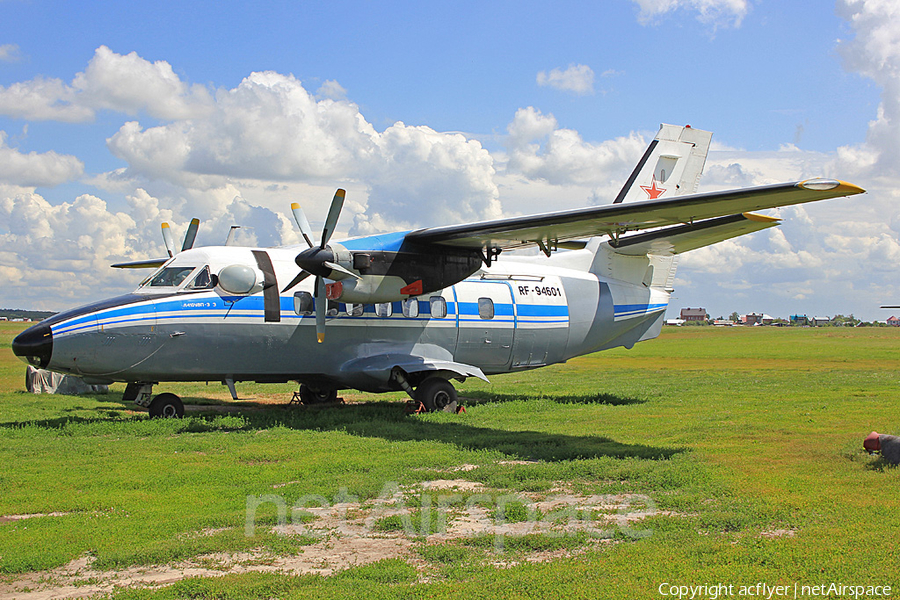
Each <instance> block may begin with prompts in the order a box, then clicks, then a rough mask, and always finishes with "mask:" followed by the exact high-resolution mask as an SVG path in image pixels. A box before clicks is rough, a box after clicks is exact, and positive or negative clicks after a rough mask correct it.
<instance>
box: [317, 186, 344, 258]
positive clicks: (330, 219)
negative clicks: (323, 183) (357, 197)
mask: <svg viewBox="0 0 900 600" xmlns="http://www.w3.org/2000/svg"><path fill="white" fill-rule="evenodd" d="M346 195H347V192H345V191H344V190H341V189H339V190H338V191H336V192H335V193H334V199H333V200H332V201H331V208H330V209H328V216H327V217H326V218H325V228H324V229H323V230H322V242H321V244H320V245H319V247H320V248H323V249H324V248H325V245H326V244H327V243H328V240H330V239H331V236H332V234H333V233H334V228H335V227H336V226H337V221H338V217H340V216H341V209H342V208H343V207H344V196H346Z"/></svg>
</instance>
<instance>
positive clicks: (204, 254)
mask: <svg viewBox="0 0 900 600" xmlns="http://www.w3.org/2000/svg"><path fill="white" fill-rule="evenodd" d="M711 137H712V134H711V133H709V132H706V131H702V130H699V129H693V128H691V127H689V126H687V127H678V126H672V125H663V126H662V127H661V128H660V130H659V133H658V134H657V136H656V138H655V139H654V140H653V141H652V142H651V143H650V146H649V147H648V148H647V150H646V152H645V153H644V155H643V157H642V158H641V160H640V162H639V163H638V165H637V167H636V168H635V169H634V171H633V172H632V174H631V176H630V177H629V179H628V180H627V182H626V183H625V185H624V186H623V188H622V191H621V192H620V193H619V194H618V196H617V197H616V198H615V199H614V200H613V201H612V203H611V204H608V205H605V206H598V207H589V208H582V209H575V210H565V211H557V212H550V213H545V214H539V215H533V216H523V217H512V218H506V219H497V220H492V221H483V222H478V223H468V224H462V225H444V226H439V227H429V228H426V229H418V230H415V231H406V232H401V233H392V234H384V235H374V236H369V237H363V238H357V239H350V240H346V241H343V242H341V243H335V242H332V241H331V237H332V234H333V233H334V230H335V225H336V224H337V221H338V217H339V215H340V211H341V207H342V205H343V200H344V191H343V190H338V192H337V193H336V194H335V196H334V200H333V202H332V205H331V209H330V211H329V213H328V217H327V219H326V221H325V227H324V230H323V232H322V236H321V238H320V239H319V241H318V243H316V242H315V240H314V234H313V233H312V229H311V228H310V225H309V223H308V221H307V219H306V217H305V216H304V214H303V211H302V210H301V209H300V207H299V206H298V205H296V204H295V205H293V207H292V208H293V213H294V217H295V220H296V221H297V224H298V226H299V228H300V231H301V233H302V235H303V238H304V240H305V244H304V245H301V246H289V247H279V248H268V249H267V248H244V247H237V246H233V245H230V244H229V243H227V242H226V245H225V246H212V247H202V248H192V246H193V242H194V237H195V235H196V232H197V226H198V221H196V220H194V221H193V222H192V223H191V225H190V227H189V228H188V233H187V235H186V236H185V240H184V244H183V246H182V249H181V251H180V252H178V251H176V247H175V245H174V243H173V240H172V236H171V233H170V231H169V228H168V225H166V224H163V237H164V239H165V241H166V246H167V248H168V250H169V256H168V257H166V258H161V259H153V260H148V261H140V262H136V263H122V264H116V265H113V266H115V267H126V268H127V267H130V268H136V267H156V268H157V270H156V271H155V272H154V273H153V274H152V275H151V276H149V277H147V278H146V279H145V280H144V281H143V282H142V283H141V284H140V285H139V286H138V288H137V289H136V290H135V291H134V292H132V293H130V294H126V295H124V296H119V297H116V298H110V299H108V300H103V301H100V302H96V303H93V304H89V305H86V306H82V307H80V308H75V309H72V310H68V311H65V312H62V313H59V314H57V315H55V316H53V317H51V318H49V319H46V320H45V321H42V322H41V323H39V324H36V325H34V326H32V327H31V328H29V329H27V330H26V331H24V332H22V333H21V334H20V335H19V336H17V337H16V338H15V340H14V341H13V351H14V352H15V354H16V355H17V356H19V357H21V358H22V359H23V360H25V361H26V362H28V363H30V364H32V365H34V366H36V367H40V368H43V369H49V370H52V371H57V372H60V373H67V374H74V375H77V376H79V377H82V378H84V380H85V382H87V383H111V382H114V381H120V382H127V383H128V385H127V386H126V392H125V396H126V398H128V399H133V400H134V401H135V402H136V403H137V404H139V405H141V406H144V407H148V408H149V411H150V415H151V416H163V417H180V416H182V415H183V414H184V406H183V404H182V402H181V400H180V399H179V398H178V397H177V396H176V395H174V394H171V393H162V394H159V395H157V396H155V397H152V389H153V386H154V385H157V384H159V383H162V382H167V381H222V382H223V383H225V384H227V385H228V386H229V389H230V390H231V393H232V396H233V397H236V392H235V388H234V382H236V381H257V382H282V383H283V382H288V381H296V382H299V383H300V396H301V398H302V399H303V401H304V402H316V401H321V402H327V401H330V400H334V399H335V398H336V396H337V392H338V390H341V389H358V390H364V391H368V392H387V391H393V390H404V391H406V392H407V393H408V394H409V395H410V396H412V397H413V398H414V399H415V400H416V401H417V402H419V403H420V404H421V406H422V407H423V408H424V409H427V410H441V409H447V408H449V407H454V406H455V404H456V391H455V389H454V387H453V385H452V384H451V383H450V381H451V380H458V381H464V380H465V379H466V378H469V377H478V378H480V379H485V380H486V379H487V376H488V375H492V374H497V373H507V372H512V371H520V370H525V369H534V368H537V367H542V366H545V365H550V364H554V363H560V362H565V361H566V360H568V359H570V358H573V357H576V356H580V355H583V354H588V353H591V352H596V351H598V350H605V349H607V348H613V347H617V346H625V347H626V348H631V347H632V346H633V345H634V344H635V343H637V342H640V341H643V340H648V339H651V338H655V337H657V336H658V335H659V332H660V329H661V326H662V324H663V320H664V315H665V311H666V307H667V306H668V302H669V297H670V295H671V293H672V292H673V287H672V286H673V280H674V276H675V268H676V263H677V259H678V255H679V254H681V253H682V252H687V251H689V250H694V249H696V248H701V247H703V246H708V245H710V244H715V243H717V242H720V241H723V240H726V239H729V238H733V237H736V236H739V235H743V234H747V233H752V232H754V231H759V230H762V229H765V228H768V227H773V226H775V225H777V224H778V223H779V222H780V221H779V220H778V219H776V218H773V217H769V216H764V215H759V214H755V213H753V212H750V211H755V210H762V209H767V208H773V207H777V206H787V205H792V204H799V203H804V202H813V201H816V200H824V199H827V198H835V197H840V196H849V195H852V194H859V193H862V192H864V190H863V189H862V188H859V187H857V186H855V185H852V184H849V183H845V182H842V181H837V180H832V179H808V180H805V181H800V182H792V183H782V184H777V185H768V186H762V187H754V188H746V189H739V190H731V191H724V192H713V193H704V194H697V193H696V190H697V186H698V183H699V178H700V175H701V173H702V170H703V166H704V163H705V162H706V155H707V152H708V150H709V143H710V140H711ZM529 246H530V247H535V246H536V247H538V248H539V249H540V250H541V251H542V253H543V255H541V254H538V255H536V256H510V255H509V254H506V255H504V256H503V259H502V260H498V258H499V257H500V254H501V252H506V251H510V250H515V249H520V248H526V247H529ZM544 255H545V256H544ZM326 330H327V337H326Z"/></svg>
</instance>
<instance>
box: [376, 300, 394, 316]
mask: <svg viewBox="0 0 900 600" xmlns="http://www.w3.org/2000/svg"><path fill="white" fill-rule="evenodd" d="M375 314H376V315H378V316H379V317H389V316H391V315H392V314H394V306H393V305H392V304H391V303H390V302H385V303H384V304H376V305H375Z"/></svg>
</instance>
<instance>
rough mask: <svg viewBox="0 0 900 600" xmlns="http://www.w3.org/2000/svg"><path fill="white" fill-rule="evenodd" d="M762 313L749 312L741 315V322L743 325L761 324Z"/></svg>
mask: <svg viewBox="0 0 900 600" xmlns="http://www.w3.org/2000/svg"><path fill="white" fill-rule="evenodd" d="M764 316H765V315H763V314H762V313H749V314H746V315H741V323H743V324H744V325H762V324H763V317H764Z"/></svg>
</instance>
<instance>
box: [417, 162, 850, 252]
mask: <svg viewBox="0 0 900 600" xmlns="http://www.w3.org/2000/svg"><path fill="white" fill-rule="evenodd" d="M863 192H865V190H864V189H862V188H861V187H858V186H855V185H853V184H851V183H846V182H843V181H836V180H832V179H807V180H805V181H800V182H795V183H780V184H776V185H767V186H762V187H754V188H746V189H741V190H730V191H725V192H711V193H705V194H690V195H686V196H677V197H674V198H667V199H660V200H648V201H645V202H635V203H631V204H611V205H606V206H598V207H591V208H579V209H575V210H565V211H559V212H554V213H545V214H540V215H531V216H526V217H513V218H509V219H497V220H494V221H482V222H480V223H469V224H465V225H448V226H442V227H429V228H427V229H419V230H416V231H412V232H410V233H408V234H406V240H407V241H410V242H414V243H421V244H429V245H430V244H435V245H439V246H454V247H462V248H498V249H502V250H506V249H511V248H521V247H524V246H530V245H535V244H536V245H539V246H541V247H542V249H546V248H550V247H553V246H555V245H556V243H557V242H560V241H566V240H573V239H578V238H586V237H593V236H600V235H608V236H610V237H613V238H617V237H618V236H619V235H620V234H622V233H625V232H626V231H638V230H641V229H650V228H654V227H662V226H665V225H677V224H691V225H694V224H696V223H697V222H698V221H703V220H705V219H712V218H715V217H724V216H729V215H740V214H742V213H746V212H749V211H754V210H762V209H766V208H775V207H776V206H789V205H792V204H802V203H804V202H815V201H816V200H825V199H827V198H838V197H841V196H852V195H853V194H861V193H863Z"/></svg>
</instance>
